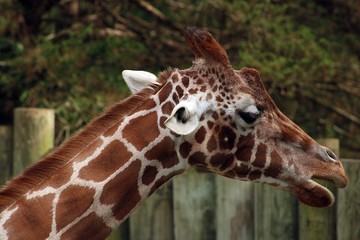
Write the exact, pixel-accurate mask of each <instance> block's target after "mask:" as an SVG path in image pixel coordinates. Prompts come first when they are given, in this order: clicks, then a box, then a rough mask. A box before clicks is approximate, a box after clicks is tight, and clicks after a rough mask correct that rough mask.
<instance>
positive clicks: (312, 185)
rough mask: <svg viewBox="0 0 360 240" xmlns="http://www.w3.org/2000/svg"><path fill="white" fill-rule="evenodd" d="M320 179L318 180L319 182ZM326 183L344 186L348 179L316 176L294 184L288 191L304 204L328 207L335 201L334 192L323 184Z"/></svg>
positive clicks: (339, 186)
mask: <svg viewBox="0 0 360 240" xmlns="http://www.w3.org/2000/svg"><path fill="white" fill-rule="evenodd" d="M319 181H320V182H319ZM327 183H330V184H331V185H335V186H336V187H338V188H344V187H346V185H347V183H348V180H347V178H346V179H342V178H337V177H333V176H316V175H314V176H313V177H311V178H310V179H308V180H305V181H304V182H301V183H300V184H296V185H295V186H293V189H291V190H290V191H291V192H293V193H294V194H295V195H296V196H297V198H298V199H299V200H300V201H301V202H302V203H304V204H306V205H309V206H312V207H319V208H322V207H330V206H331V205H332V204H333V203H334V202H335V197H334V194H333V193H332V192H331V191H330V190H329V189H327V188H326V187H325V186H323V185H326V184H327Z"/></svg>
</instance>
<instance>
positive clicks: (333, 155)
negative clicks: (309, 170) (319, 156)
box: [324, 147, 337, 162]
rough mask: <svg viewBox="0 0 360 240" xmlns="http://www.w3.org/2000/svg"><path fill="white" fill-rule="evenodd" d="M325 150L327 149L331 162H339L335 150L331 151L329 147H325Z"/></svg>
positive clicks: (326, 152)
mask: <svg viewBox="0 0 360 240" xmlns="http://www.w3.org/2000/svg"><path fill="white" fill-rule="evenodd" d="M324 150H325V154H326V158H327V159H328V160H329V161H330V162H337V157H336V155H335V153H334V152H333V151H331V150H330V149H328V148H326V147H324Z"/></svg>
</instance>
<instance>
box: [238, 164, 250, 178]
mask: <svg viewBox="0 0 360 240" xmlns="http://www.w3.org/2000/svg"><path fill="white" fill-rule="evenodd" d="M250 170H251V169H250V167H249V166H248V165H246V164H241V165H240V166H239V167H236V168H235V174H236V176H238V177H242V178H243V177H246V176H247V175H248V174H249V172H250Z"/></svg>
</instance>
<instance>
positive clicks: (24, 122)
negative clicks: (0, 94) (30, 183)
mask: <svg viewBox="0 0 360 240" xmlns="http://www.w3.org/2000/svg"><path fill="white" fill-rule="evenodd" d="M54 129H55V114H54V110H52V109H38V108H17V109H15V115H14V152H13V156H14V168H13V171H14V172H13V174H14V175H18V174H19V173H20V172H21V171H22V170H23V169H24V168H26V167H28V166H29V165H31V164H32V163H34V162H36V161H38V160H39V159H40V158H41V157H43V156H44V155H45V154H46V153H47V152H48V151H49V150H51V149H52V148H53V146H54Z"/></svg>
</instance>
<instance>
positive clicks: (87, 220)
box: [60, 213, 112, 240]
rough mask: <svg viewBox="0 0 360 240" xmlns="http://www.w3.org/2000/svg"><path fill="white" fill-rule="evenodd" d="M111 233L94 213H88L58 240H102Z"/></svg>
mask: <svg viewBox="0 0 360 240" xmlns="http://www.w3.org/2000/svg"><path fill="white" fill-rule="evenodd" d="M111 231H112V229H111V228H109V227H108V226H106V225H105V223H104V222H103V220H102V219H101V218H100V217H98V216H97V215H96V213H90V214H89V215H88V216H86V217H84V218H83V219H81V220H80V221H79V222H78V223H76V224H75V225H74V226H72V227H71V228H70V229H69V230H67V231H66V232H65V233H64V234H63V235H62V236H61V238H60V239H61V240H68V239H93V240H103V239H105V238H106V237H107V236H109V235H110V233H111Z"/></svg>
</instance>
